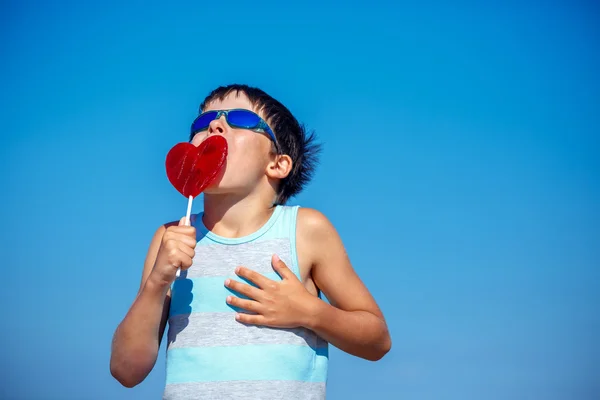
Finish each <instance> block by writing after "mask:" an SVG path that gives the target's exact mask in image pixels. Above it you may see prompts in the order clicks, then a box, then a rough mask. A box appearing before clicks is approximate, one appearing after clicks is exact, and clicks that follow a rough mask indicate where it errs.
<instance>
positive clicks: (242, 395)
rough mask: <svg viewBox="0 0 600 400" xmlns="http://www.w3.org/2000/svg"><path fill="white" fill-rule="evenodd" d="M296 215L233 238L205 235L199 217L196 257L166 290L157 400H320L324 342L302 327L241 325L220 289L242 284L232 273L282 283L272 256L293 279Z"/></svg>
mask: <svg viewBox="0 0 600 400" xmlns="http://www.w3.org/2000/svg"><path fill="white" fill-rule="evenodd" d="M297 214H298V207H297V206H296V207H289V206H277V207H276V208H275V210H274V212H273V214H272V216H271V217H270V218H269V220H268V222H267V223H266V224H265V225H263V226H262V227H261V228H260V229H259V230H258V231H256V232H254V233H253V234H251V235H248V236H245V237H241V238H235V239H232V238H225V237H221V236H218V235H215V234H214V233H212V232H210V231H209V230H208V229H207V228H206V227H205V226H204V224H203V223H202V214H198V215H196V218H193V219H192V224H193V225H194V226H195V227H196V232H197V242H198V243H197V245H196V249H195V250H196V255H195V257H194V260H193V264H192V266H191V268H189V269H188V270H187V271H182V273H181V275H180V277H179V278H177V279H176V280H175V281H174V282H173V285H172V291H171V308H170V310H169V320H168V321H169V330H168V334H167V341H168V344H167V367H166V386H165V390H164V393H163V399H164V400H183V399H185V400H188V399H252V400H256V399H264V400H276V399H286V400H291V399H302V400H318V399H324V398H325V386H326V380H327V365H328V344H327V342H326V341H324V340H323V339H321V338H320V337H318V336H317V335H316V334H315V333H314V332H313V331H311V330H308V329H305V328H294V329H279V328H270V327H264V326H252V325H244V324H242V323H240V322H237V321H236V320H235V313H236V312H237V311H241V310H238V309H236V308H235V307H233V306H230V305H229V304H227V303H226V298H227V296H229V295H233V296H242V295H240V294H238V293H236V292H233V291H231V290H230V289H228V288H227V287H225V280H226V279H227V278H230V279H235V280H238V281H243V280H242V278H240V277H238V276H237V275H236V274H235V268H236V267H237V266H240V265H242V266H245V267H248V268H250V269H252V270H254V271H256V272H258V273H260V274H262V275H265V276H266V277H267V278H269V279H272V280H277V281H279V280H281V278H280V277H279V275H278V274H277V273H276V272H275V271H274V270H273V268H272V266H271V256H272V255H273V254H277V255H278V256H279V257H280V258H281V260H283V262H285V264H286V265H287V266H288V267H289V268H290V269H291V270H292V271H293V272H294V274H296V276H297V277H298V278H299V279H300V271H299V267H298V257H297V255H296V217H297ZM242 297H243V296H242Z"/></svg>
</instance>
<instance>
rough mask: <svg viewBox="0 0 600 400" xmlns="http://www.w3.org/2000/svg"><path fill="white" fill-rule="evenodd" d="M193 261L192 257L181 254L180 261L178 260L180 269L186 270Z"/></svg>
mask: <svg viewBox="0 0 600 400" xmlns="http://www.w3.org/2000/svg"><path fill="white" fill-rule="evenodd" d="M193 263H194V260H193V258H191V257H188V256H186V255H183V254H182V255H181V261H180V264H179V265H180V266H181V269H182V270H186V269H188V268H190V267H191V266H192V264H193Z"/></svg>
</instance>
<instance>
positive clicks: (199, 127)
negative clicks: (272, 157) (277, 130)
mask: <svg viewBox="0 0 600 400" xmlns="http://www.w3.org/2000/svg"><path fill="white" fill-rule="evenodd" d="M221 115H224V116H225V120H226V121H227V124H229V126H231V127H232V128H241V129H249V130H251V131H255V132H264V133H266V134H267V135H269V137H270V138H271V140H272V141H273V143H275V146H277V139H275V134H274V133H273V131H272V130H271V128H269V125H268V124H267V123H266V122H265V120H264V119H262V118H261V117H260V116H259V115H258V114H256V113H253V112H252V111H250V110H245V109H243V108H235V109H232V110H214V111H207V112H205V113H202V114H200V115H199V116H198V117H197V118H196V119H195V120H194V122H192V128H191V133H190V140H192V138H193V137H194V135H195V134H196V133H198V132H202V131H205V130H207V129H208V126H209V125H210V123H211V121H214V120H215V119H219V118H221Z"/></svg>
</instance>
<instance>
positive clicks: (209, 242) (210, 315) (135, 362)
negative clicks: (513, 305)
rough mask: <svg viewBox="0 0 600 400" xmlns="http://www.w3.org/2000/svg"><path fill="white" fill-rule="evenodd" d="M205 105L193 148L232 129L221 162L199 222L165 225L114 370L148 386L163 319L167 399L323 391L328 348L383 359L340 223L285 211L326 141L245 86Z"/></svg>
mask: <svg viewBox="0 0 600 400" xmlns="http://www.w3.org/2000/svg"><path fill="white" fill-rule="evenodd" d="M200 112H201V115H200V116H199V117H198V118H197V119H196V120H195V121H194V123H193V124H192V130H191V136H190V140H191V143H192V144H194V145H196V146H198V145H199V144H200V143H201V142H202V141H203V140H204V139H206V138H207V137H208V136H210V135H222V136H223V137H225V139H226V140H227V143H228V156H227V162H226V167H225V168H224V172H222V173H221V175H220V176H219V177H218V179H217V182H215V183H213V184H212V186H211V187H209V188H208V189H206V190H205V192H204V211H203V212H202V213H200V214H198V215H194V216H193V218H191V221H192V223H191V226H184V225H183V220H184V218H182V220H181V221H179V223H177V222H171V223H168V224H166V225H164V226H161V227H160V228H158V230H157V231H156V233H155V235H154V237H153V239H152V241H151V243H150V246H149V250H148V254H147V257H146V261H145V264H144V269H143V273H142V281H141V286H140V289H139V292H138V295H137V297H136V299H135V301H134V302H133V304H132V306H131V308H130V309H129V312H128V313H127V315H126V316H125V318H124V319H123V321H122V322H121V323H120V325H119V326H118V328H117V329H116V332H115V335H114V339H113V344H112V354H111V362H110V370H111V373H112V375H113V376H114V377H115V378H116V379H117V380H118V381H119V382H120V383H121V384H122V385H124V386H126V387H133V386H135V385H137V384H139V383H140V382H142V381H143V380H144V379H145V377H146V376H147V375H148V373H150V371H151V370H152V368H153V367H154V364H155V362H156V358H157V355H158V350H159V346H160V342H161V339H162V336H163V333H164V330H165V326H166V323H167V321H168V322H169V331H168V347H167V379H166V380H167V382H166V387H165V391H164V394H163V396H164V397H163V398H164V399H173V400H175V399H197V398H202V399H238V398H239V399H242V398H243V399H259V398H260V399H269V400H270V399H323V398H325V382H326V377H327V361H328V349H327V346H328V343H331V344H333V345H334V346H336V347H338V348H339V349H341V350H343V351H346V352H348V353H350V354H353V355H355V356H358V357H362V358H365V359H368V360H373V361H375V360H379V359H380V358H381V357H383V356H384V355H385V354H386V353H387V352H388V351H389V350H390V347H391V339H390V335H389V333H388V330H387V326H386V323H385V320H384V318H383V315H382V313H381V311H380V310H379V308H378V306H377V304H376V303H375V301H374V299H373V298H372V296H371V295H370V293H369V292H368V290H367V289H366V288H365V286H364V285H363V283H362V282H361V280H360V279H359V278H358V276H357V275H356V273H355V272H354V270H353V268H352V266H351V264H350V261H349V260H348V257H347V255H346V252H345V250H344V247H343V244H342V242H341V240H340V237H339V236H338V234H337V232H336V231H335V229H334V227H333V226H332V225H331V223H330V222H329V221H328V220H327V218H326V217H325V216H323V215H322V214H321V213H319V212H318V211H316V210H313V209H308V208H300V207H289V206H285V204H286V202H287V200H288V199H289V198H290V197H291V196H293V195H295V194H297V193H299V192H300V191H301V189H302V188H303V186H304V185H305V184H306V183H307V182H308V181H309V180H310V178H311V176H312V173H313V169H314V166H315V164H316V161H317V153H318V150H319V146H317V145H316V144H315V143H314V135H312V134H310V135H309V134H307V133H306V132H305V130H304V127H302V126H301V125H300V124H299V123H298V121H297V120H296V119H295V118H294V117H293V116H292V114H291V113H290V111H289V110H288V109H287V108H286V107H284V106H283V105H282V104H281V103H279V102H278V101H277V100H275V99H273V98H272V97H270V96H269V95H267V94H266V93H264V92H263V91H261V90H259V89H256V88H252V87H248V86H246V85H231V86H227V87H220V88H218V89H216V90H214V91H213V92H212V93H210V94H209V95H208V97H207V98H206V99H205V101H204V102H203V103H202V105H201V106H200ZM179 268H181V275H180V277H178V278H176V272H177V269H179ZM320 292H322V293H324V294H325V295H326V296H327V298H328V299H329V301H330V303H331V305H330V304H327V303H326V302H325V301H323V300H321V298H320Z"/></svg>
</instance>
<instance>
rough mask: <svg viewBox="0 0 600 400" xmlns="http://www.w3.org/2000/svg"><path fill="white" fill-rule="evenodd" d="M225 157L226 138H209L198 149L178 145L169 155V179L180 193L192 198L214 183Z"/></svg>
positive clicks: (216, 136)
mask: <svg viewBox="0 0 600 400" xmlns="http://www.w3.org/2000/svg"><path fill="white" fill-rule="evenodd" d="M226 158H227V140H225V138H224V137H223V136H218V135H215V136H209V137H208V138H206V139H205V140H204V141H203V142H202V143H200V145H199V146H198V147H196V146H194V145H193V144H191V143H178V144H176V145H175V146H174V147H173V148H172V149H171V150H170V151H169V153H168V154H167V161H166V167H167V177H168V178H169V181H170V182H171V184H172V185H173V186H174V187H175V189H177V190H178V191H179V193H181V194H182V195H184V196H185V197H187V198H190V197H191V198H192V199H193V198H194V197H196V196H198V195H199V194H200V193H202V191H203V190H204V189H206V188H207V187H208V186H209V185H210V184H211V183H212V182H213V181H214V180H215V178H216V177H217V175H218V174H219V172H220V171H221V168H223V165H225V159H226Z"/></svg>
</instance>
